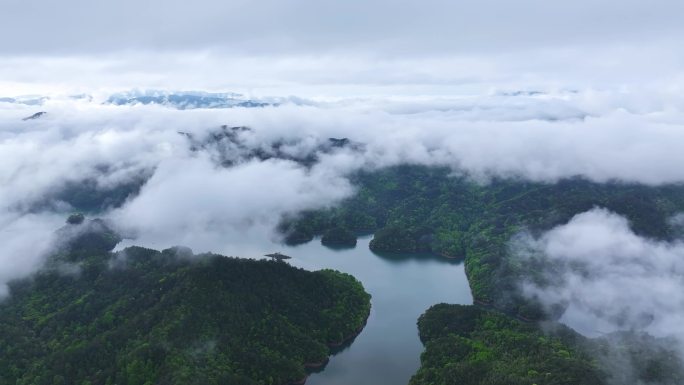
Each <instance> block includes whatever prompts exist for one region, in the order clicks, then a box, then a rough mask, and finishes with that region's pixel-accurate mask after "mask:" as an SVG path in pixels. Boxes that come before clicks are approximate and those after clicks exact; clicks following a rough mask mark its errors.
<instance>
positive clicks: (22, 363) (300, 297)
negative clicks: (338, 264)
mask: <svg viewBox="0 0 684 385" xmlns="http://www.w3.org/2000/svg"><path fill="white" fill-rule="evenodd" d="M74 222H76V223H74V224H71V225H68V226H67V227H65V228H64V229H62V230H61V231H60V232H59V234H61V235H62V237H68V238H69V239H68V240H67V241H64V242H62V244H61V246H60V247H61V251H60V252H58V253H56V254H55V255H53V256H51V257H50V260H49V262H48V263H47V264H46V268H45V269H43V270H42V271H41V272H39V273H38V274H37V275H35V276H34V277H32V278H31V279H27V280H23V281H16V282H13V283H12V284H11V294H10V297H9V298H7V299H5V300H4V301H3V302H2V303H0V384H17V385H40V384H45V385H48V384H50V385H60V384H77V385H96V384H118V385H144V384H184V385H185V384H198V385H200V384H202V385H206V384H222V385H225V384H235V385H238V384H239V385H250V384H276V385H285V384H290V383H293V382H297V381H300V380H302V379H303V378H305V376H306V373H305V365H307V364H308V365H312V364H321V363H323V362H325V361H326V360H327V357H328V355H329V353H330V350H329V347H328V346H329V344H335V343H339V342H341V341H342V340H344V339H346V338H348V337H350V336H353V335H355V333H357V332H358V331H359V330H360V328H362V327H363V325H364V323H365V320H366V318H367V316H368V314H369V311H370V296H369V295H368V294H367V293H366V292H365V291H364V289H363V287H362V285H361V284H360V283H359V282H358V281H357V280H355V279H354V278H353V277H352V276H350V275H348V274H343V273H339V272H336V271H330V270H322V271H316V272H309V271H305V270H302V269H298V268H294V267H291V266H290V265H288V264H286V263H284V262H273V261H256V260H250V259H239V258H229V257H224V256H220V255H215V254H202V255H193V254H192V252H191V251H190V250H189V249H185V248H172V249H167V250H164V251H161V252H160V251H155V250H150V249H145V248H140V247H130V248H127V249H125V250H123V251H120V252H117V253H112V252H110V250H111V248H112V247H113V246H114V245H115V244H116V242H117V241H118V238H117V237H116V235H115V234H114V233H113V232H111V230H109V228H108V227H107V226H106V224H105V223H104V222H97V221H90V222H84V223H78V222H80V221H79V220H75V221H74Z"/></svg>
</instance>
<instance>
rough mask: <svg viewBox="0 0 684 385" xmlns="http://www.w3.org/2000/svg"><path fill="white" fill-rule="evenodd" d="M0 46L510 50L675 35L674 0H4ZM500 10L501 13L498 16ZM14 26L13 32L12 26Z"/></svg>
mask: <svg viewBox="0 0 684 385" xmlns="http://www.w3.org/2000/svg"><path fill="white" fill-rule="evenodd" d="M4 11H5V12H3V15H2V16H1V17H0V34H2V35H3V36H8V37H9V36H12V38H7V39H3V40H2V43H1V44H0V51H3V52H18V53H25V52H28V53H35V52H41V53H42V52H57V53H63V52H97V53H101V52H103V51H104V52H111V51H117V50H122V49H123V50H126V49H149V48H151V49H153V50H173V49H176V50H178V49H180V50H183V49H187V48H194V47H201V48H207V47H217V48H221V49H230V50H232V51H233V52H235V51H237V52H278V51H286V52H302V51H303V52H321V51H331V50H333V51H334V50H338V51H340V50H342V51H353V50H357V51H358V50H362V51H368V52H378V51H381V52H387V53H392V54H402V53H405V52H407V51H408V52H411V53H414V54H415V53H421V52H437V53H444V52H447V53H448V52H454V51H456V52H463V51H501V50H519V49H521V48H528V47H539V46H559V45H572V44H577V43H578V42H579V43H586V42H587V41H597V42H608V44H606V45H610V44H611V43H615V42H616V41H617V42H619V41H622V40H624V39H632V40H634V39H639V40H643V41H646V42H649V41H650V42H653V41H654V38H658V37H661V36H668V35H669V36H672V35H676V34H681V32H682V31H683V29H682V28H683V27H682V25H681V23H680V19H679V18H678V17H677V16H678V15H680V14H681V13H682V11H684V7H683V6H682V4H681V3H680V2H678V1H676V0H657V1H656V2H655V3H654V4H645V3H643V2H640V1H637V0H629V1H616V0H610V1H602V2H601V3H599V4H597V3H596V2H591V1H589V0H581V1H574V2H571V3H570V2H568V3H560V4H556V3H554V4H549V3H547V2H544V1H540V0H524V1H519V2H516V3H515V4H512V3H509V2H505V1H496V0H488V1H478V2H473V1H466V2H449V1H442V0H429V1H421V2H412V1H401V2H399V3H397V2H392V1H388V0H374V1H364V2H360V1H351V2H343V3H340V2H336V1H332V0H324V1H315V2H314V1H305V0H289V1H276V0H266V1H262V2H260V3H258V4H255V3H253V2H249V1H245V0H239V1H231V2H224V1H219V0H201V1H197V2H194V3H192V4H188V3H187V2H183V1H180V0H172V1H168V0H167V1H161V0H152V1H147V2H145V3H140V2H136V1H132V0H123V1H119V2H116V3H110V4H98V5H95V4H92V3H90V2H87V1H83V0H68V1H63V2H60V3H59V4H57V3H46V2H43V1H38V0H26V1H19V0H9V1H6V2H5V4H4ZM500 15H506V17H505V18H502V17H499V16H500ZM17 31H20V33H17Z"/></svg>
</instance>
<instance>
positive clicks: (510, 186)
mask: <svg viewBox="0 0 684 385" xmlns="http://www.w3.org/2000/svg"><path fill="white" fill-rule="evenodd" d="M352 179H353V181H354V183H355V184H356V186H357V193H356V194H355V195H354V196H353V197H351V198H349V199H347V200H345V201H344V202H342V203H341V204H340V205H339V206H338V207H334V208H331V209H327V210H321V211H313V212H305V213H303V214H301V215H300V216H298V217H296V218H289V219H287V220H284V221H283V222H282V223H281V225H280V230H281V231H282V232H283V233H284V234H285V237H286V241H287V242H290V243H300V242H306V241H309V240H310V239H312V238H313V236H314V235H317V234H325V233H326V232H328V231H330V230H331V229H346V230H349V231H352V232H359V231H373V232H374V233H375V236H374V238H373V240H372V242H371V245H370V247H371V249H372V250H373V251H378V252H426V251H428V252H433V253H435V254H439V255H442V256H445V257H450V258H458V259H464V260H465V266H466V272H467V275H468V280H469V283H470V287H471V290H472V292H473V297H474V298H475V299H476V300H477V301H479V302H480V303H486V304H490V305H492V306H495V307H497V308H499V309H502V310H505V311H507V312H512V313H516V314H519V315H522V316H524V317H525V318H528V319H539V318H542V317H543V316H544V314H542V310H541V309H540V308H539V307H537V306H536V305H535V304H534V303H530V302H529V301H526V300H525V299H523V298H522V297H521V296H519V295H518V293H517V288H518V283H519V282H520V281H521V279H522V278H525V279H535V277H523V275H525V274H528V273H529V272H530V271H532V270H534V269H529V268H526V267H525V266H522V265H521V264H520V263H518V262H519V261H512V259H511V258H510V257H511V256H510V255H509V247H508V246H509V240H510V239H511V237H512V236H513V235H515V234H516V233H518V232H520V231H521V230H525V231H531V232H532V233H540V232H543V231H546V230H549V229H551V228H553V227H554V226H557V225H560V224H564V223H567V222H568V221H569V220H570V219H571V218H572V217H573V216H574V215H576V214H579V213H582V212H585V211H587V210H590V209H592V208H593V207H604V208H606V209H608V210H610V211H613V212H616V213H618V214H620V215H623V216H625V217H626V218H627V219H628V220H629V221H630V225H631V227H632V229H633V230H634V231H635V232H636V233H637V234H639V235H643V236H647V237H649V238H655V239H671V238H673V237H674V236H676V235H677V232H678V231H681V228H676V227H673V226H671V224H670V222H669V220H670V219H671V218H672V216H673V215H675V214H677V213H679V212H681V211H684V186H683V185H664V186H646V185H638V184H626V183H613V182H611V183H595V182H591V181H587V180H584V179H580V178H574V179H566V180H561V181H558V182H555V183H541V182H530V181H525V180H520V179H492V180H490V181H489V182H488V183H477V182H476V181H474V180H472V179H471V178H468V177H467V176H463V175H455V174H454V173H453V171H452V170H450V169H447V168H438V167H423V166H411V165H404V166H398V167H391V168H386V169H382V170H377V171H369V172H361V173H358V174H356V175H353V176H352Z"/></svg>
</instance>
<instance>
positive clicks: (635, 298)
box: [516, 208, 684, 343]
mask: <svg viewBox="0 0 684 385" xmlns="http://www.w3.org/2000/svg"><path fill="white" fill-rule="evenodd" d="M516 242H523V243H524V244H525V246H526V250H527V251H526V252H525V253H522V254H520V256H521V257H522V258H526V257H530V256H534V255H536V256H537V257H540V258H544V259H546V261H547V266H549V269H548V271H542V272H538V273H541V274H547V276H546V279H547V284H545V285H538V284H534V283H530V282H527V283H525V284H524V286H523V287H524V292H525V293H526V294H527V295H529V296H531V297H534V298H537V299H539V300H541V302H542V303H543V304H546V305H548V306H551V305H553V304H556V303H563V304H567V309H566V311H565V313H564V314H563V316H562V318H561V321H562V322H564V323H566V324H568V325H569V326H570V327H572V328H574V329H576V330H578V331H579V332H581V333H583V334H585V335H589V336H598V335H602V334H604V333H608V332H612V331H615V330H641V331H646V332H648V333H650V334H652V335H655V336H658V337H676V338H677V339H678V340H679V341H680V342H683V343H684V331H683V330H682V328H681V327H680V325H682V322H684V306H683V305H684V279H682V277H683V276H684V242H682V241H681V240H677V241H672V242H666V241H657V240H653V239H648V238H644V237H641V236H639V235H636V234H635V233H634V232H633V231H632V230H631V229H630V227H629V222H628V221H627V219H625V218H624V217H622V216H619V215H617V214H614V213H612V212H609V211H607V210H605V209H599V208H596V209H593V210H591V211H588V212H585V213H581V214H578V215H576V216H575V217H573V218H572V219H571V220H570V221H569V222H568V223H567V224H564V225H560V226H558V227H556V228H553V229H551V230H549V231H548V232H546V233H544V234H543V235H542V236H541V237H539V238H536V239H533V238H530V237H527V238H519V239H517V240H516ZM518 250H522V249H520V248H519V249H518ZM540 255H541V256H540Z"/></svg>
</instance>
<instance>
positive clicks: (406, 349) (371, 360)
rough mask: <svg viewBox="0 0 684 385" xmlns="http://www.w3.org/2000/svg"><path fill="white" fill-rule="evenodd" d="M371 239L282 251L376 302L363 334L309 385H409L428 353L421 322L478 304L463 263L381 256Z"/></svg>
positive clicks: (415, 256) (426, 256)
mask: <svg viewBox="0 0 684 385" xmlns="http://www.w3.org/2000/svg"><path fill="white" fill-rule="evenodd" d="M371 239H372V236H364V237H361V238H359V241H358V243H357V245H356V247H355V248H353V249H337V250H335V249H330V248H328V247H325V246H323V245H321V243H320V239H315V240H314V241H312V242H309V243H306V244H304V245H299V246H293V247H287V246H278V247H279V250H280V251H281V252H282V253H284V254H286V255H289V256H291V257H292V259H290V260H288V262H289V263H290V264H291V265H293V266H298V267H302V268H305V269H307V270H319V269H324V268H328V269H335V270H339V271H342V272H345V273H349V274H352V275H353V276H355V277H356V278H357V279H358V280H360V281H361V282H362V283H363V286H364V287H365V289H366V291H367V292H369V293H370V294H371V295H372V296H373V298H372V300H371V301H372V309H371V314H370V317H369V318H368V323H367V324H366V327H365V328H364V329H363V331H362V332H361V334H359V335H358V336H357V337H356V339H355V340H354V341H353V343H351V345H350V346H348V347H346V348H345V349H344V350H342V351H340V352H338V353H337V354H335V355H334V356H333V357H331V358H330V362H329V363H328V365H327V366H326V367H325V368H324V369H323V370H322V371H321V372H319V373H312V374H311V376H310V377H309V379H308V380H307V382H306V383H307V385H385V384H387V385H390V384H391V385H405V384H407V383H408V381H409V379H410V378H411V376H412V375H413V374H414V373H415V372H416V370H417V369H418V367H419V365H420V353H421V352H422V351H423V345H422V344H421V342H420V340H419V338H418V329H417V326H416V321H417V320H418V317H419V316H420V315H421V314H422V313H423V312H424V311H425V310H426V309H427V308H428V307H430V306H431V305H434V304H436V303H440V302H447V303H458V304H472V303H473V298H472V295H471V294H470V288H469V286H468V281H467V279H466V276H465V271H464V268H463V264H462V263H459V262H457V261H454V260H449V259H446V258H443V257H439V256H435V255H432V254H390V255H377V254H375V253H373V252H371V251H370V249H369V248H368V243H369V242H370V240H371Z"/></svg>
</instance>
